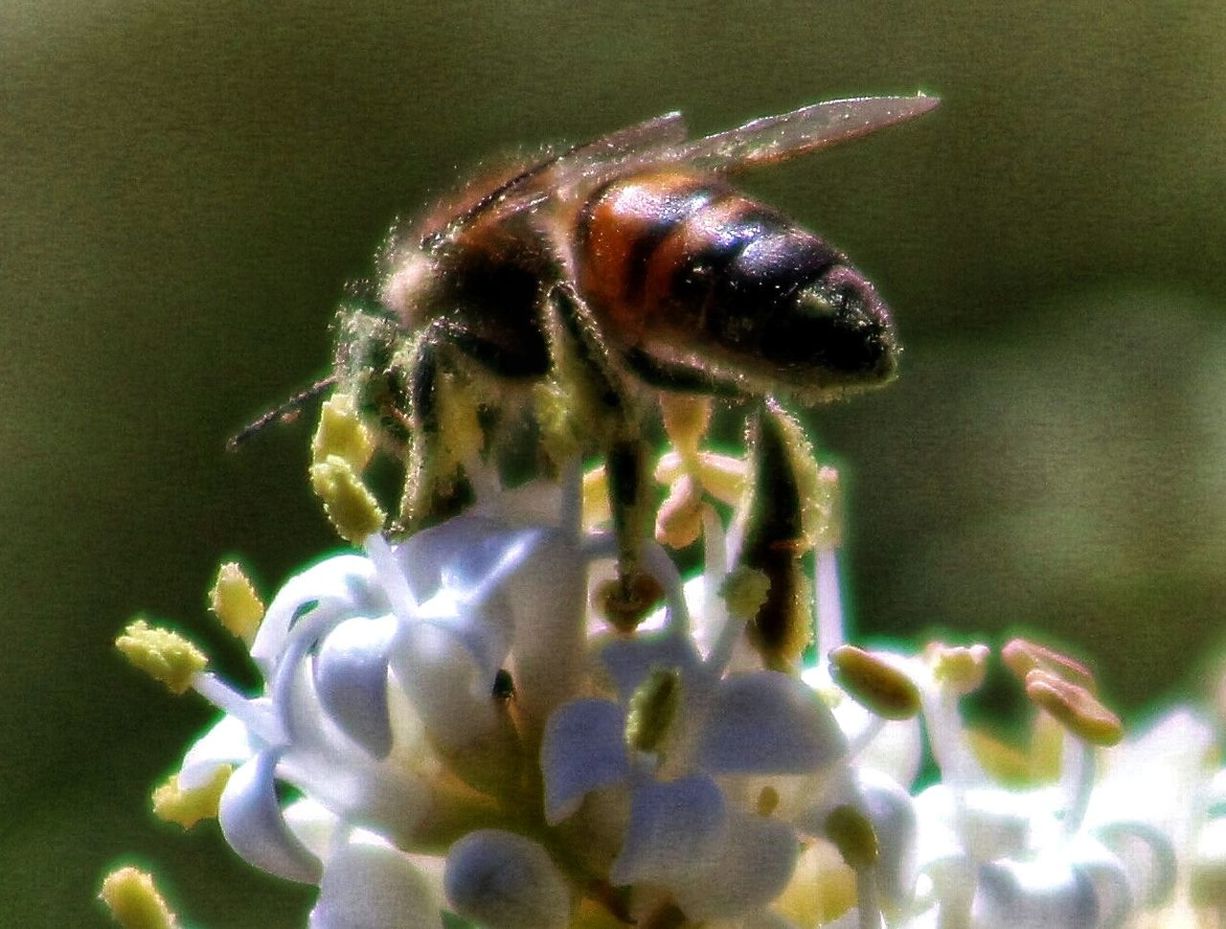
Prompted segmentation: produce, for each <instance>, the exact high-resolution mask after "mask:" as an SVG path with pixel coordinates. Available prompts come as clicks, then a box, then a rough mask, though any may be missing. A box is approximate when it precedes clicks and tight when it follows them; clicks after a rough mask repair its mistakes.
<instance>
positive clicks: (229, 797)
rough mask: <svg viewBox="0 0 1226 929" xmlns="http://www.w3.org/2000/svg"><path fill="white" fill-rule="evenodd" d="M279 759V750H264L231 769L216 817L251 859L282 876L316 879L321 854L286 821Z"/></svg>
mask: <svg viewBox="0 0 1226 929" xmlns="http://www.w3.org/2000/svg"><path fill="white" fill-rule="evenodd" d="M276 764H277V756H276V754H275V753H273V752H261V753H260V754H259V755H257V756H256V757H254V758H252V759H251V760H250V761H248V762H247V763H246V764H244V765H243V766H242V767H241V768H239V769H238V770H237V771H235V772H234V773H233V774H232V775H230V780H229V781H228V782H227V783H226V788H225V790H223V791H222V794H221V804H220V808H219V809H218V813H217V819H218V821H219V822H220V824H221V831H222V834H223V835H224V836H225V837H226V841H227V842H228V843H230V847H231V848H233V849H234V850H235V851H236V852H238V853H239V855H241V856H242V857H243V858H244V859H246V860H247V861H248V862H249V863H251V864H253V865H255V866H256V867H257V868H261V869H263V870H265V871H267V872H268V873H269V874H275V875H277V876H278V877H284V878H287V879H288V880H291V881H301V882H302V883H305V884H314V883H316V882H317V881H318V880H319V875H320V864H319V859H318V858H316V857H315V856H314V855H312V854H311V853H310V851H308V850H307V848H306V846H304V845H303V844H302V843H301V842H299V841H298V839H297V838H296V837H295V836H294V834H293V833H292V832H291V831H290V829H289V827H288V826H287V825H286V824H285V818H284V817H283V816H282V814H281V807H280V804H279V803H278V801H277V790H276V782H275V780H274V771H275V769H276Z"/></svg>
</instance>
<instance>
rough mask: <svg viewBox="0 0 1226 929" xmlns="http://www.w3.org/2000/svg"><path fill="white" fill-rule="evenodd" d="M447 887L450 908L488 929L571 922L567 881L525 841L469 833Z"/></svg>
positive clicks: (552, 927) (559, 928)
mask: <svg viewBox="0 0 1226 929" xmlns="http://www.w3.org/2000/svg"><path fill="white" fill-rule="evenodd" d="M443 882H444V886H445V888H446V892H447V900H448V902H449V903H450V905H451V907H452V908H453V909H454V910H455V911H456V912H457V913H458V914H459V915H461V916H463V917H464V918H466V919H470V920H473V921H474V922H477V923H480V924H481V925H482V926H484V927H486V929H564V927H565V926H566V925H567V923H568V922H569V920H570V907H571V900H570V890H569V887H568V885H567V882H566V879H565V878H564V877H563V876H562V874H561V872H560V871H558V868H557V866H556V865H555V864H554V863H553V860H552V859H551V858H550V857H549V854H548V853H547V852H546V851H545V849H544V848H542V847H541V846H540V845H538V844H537V843H536V842H533V841H532V840H531V839H527V838H525V837H524V836H522V835H516V834H515V833H511V832H503V831H502V830H498V829H481V830H478V831H476V832H470V833H469V834H468V835H466V836H465V837H464V838H462V839H461V840H460V841H459V842H456V843H455V845H453V846H451V851H450V852H449V853H448V855H447V869H446V872H445V874H444V877H443ZM402 925H405V926H411V925H415V924H414V923H411V922H405V923H402Z"/></svg>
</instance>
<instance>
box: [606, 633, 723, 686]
mask: <svg viewBox="0 0 1226 929" xmlns="http://www.w3.org/2000/svg"><path fill="white" fill-rule="evenodd" d="M600 661H601V664H603V665H604V668H605V670H606V671H608V673H609V676H610V677H611V678H612V679H613V683H614V685H615V686H616V687H617V692H618V695H619V696H620V698H621V700H622V702H623V703H624V702H627V701H629V699H630V696H631V695H632V694H633V693H634V691H635V689H636V688H637V687H638V686H639V685H640V684H642V683H643V681H645V680H646V679H647V676H648V675H649V674H650V673H651V672H652V670H653V669H655V668H677V669H678V670H679V671H680V672H681V674H682V680H683V681H684V679H685V676H686V675H687V674H689V673H692V672H693V671H695V670H697V669H698V668H699V666H700V663H701V659H700V657H699V655H698V651H697V649H695V648H694V643H693V642H692V641H691V640H690V639H689V637H688V636H680V635H676V634H674V633H673V632H671V631H661V632H652V633H646V634H643V635H636V636H635V637H634V638H632V639H626V638H622V637H620V636H619V637H617V638H613V639H610V640H609V641H608V642H606V643H605V644H604V645H603V646H602V647H601V648H600ZM683 686H684V685H683Z"/></svg>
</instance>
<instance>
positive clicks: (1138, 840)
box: [1096, 821, 1178, 907]
mask: <svg viewBox="0 0 1226 929" xmlns="http://www.w3.org/2000/svg"><path fill="white" fill-rule="evenodd" d="M1096 835H1097V836H1098V838H1099V839H1100V840H1101V841H1102V842H1103V844H1104V845H1106V846H1107V847H1108V848H1109V849H1111V851H1112V852H1114V853H1115V855H1116V856H1117V857H1118V858H1119V860H1120V862H1121V864H1123V866H1124V869H1125V870H1126V871H1127V872H1128V882H1129V885H1130V886H1131V887H1132V893H1133V897H1134V898H1135V899H1136V900H1137V902H1138V903H1139V904H1140V905H1141V906H1144V907H1157V906H1161V905H1163V904H1164V903H1166V902H1167V901H1168V900H1170V898H1171V895H1172V894H1173V893H1174V892H1175V880H1176V878H1177V871H1178V863H1177V861H1176V857H1175V846H1174V845H1173V844H1172V843H1171V840H1170V837H1169V836H1167V835H1166V834H1165V833H1163V832H1161V831H1160V830H1159V829H1157V828H1156V827H1154V826H1151V825H1150V824H1149V823H1141V822H1128V821H1122V822H1117V823H1109V824H1107V825H1106V826H1103V827H1101V828H1100V829H1098V830H1096Z"/></svg>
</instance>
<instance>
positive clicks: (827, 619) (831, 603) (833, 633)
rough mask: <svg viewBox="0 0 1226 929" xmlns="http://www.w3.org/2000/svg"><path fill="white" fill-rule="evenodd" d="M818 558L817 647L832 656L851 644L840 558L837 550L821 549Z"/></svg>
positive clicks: (815, 569) (815, 583)
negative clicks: (840, 571)
mask: <svg viewBox="0 0 1226 929" xmlns="http://www.w3.org/2000/svg"><path fill="white" fill-rule="evenodd" d="M814 558H815V564H814V583H813V590H814V593H815V594H816V600H817V603H816V604H815V611H816V613H817V647H818V649H820V650H821V651H823V652H826V653H829V652H831V651H833V650H834V649H836V648H838V647H839V646H840V645H842V644H843V643H844V642H846V641H847V630H846V629H845V628H844V627H843V602H842V594H841V593H840V589H839V563H838V555H837V554H836V553H835V550H834V549H833V548H819V549H818V550H817V552H816V554H815V556H814Z"/></svg>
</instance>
